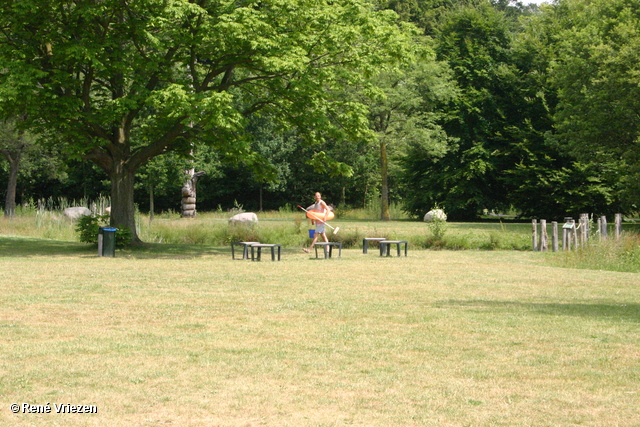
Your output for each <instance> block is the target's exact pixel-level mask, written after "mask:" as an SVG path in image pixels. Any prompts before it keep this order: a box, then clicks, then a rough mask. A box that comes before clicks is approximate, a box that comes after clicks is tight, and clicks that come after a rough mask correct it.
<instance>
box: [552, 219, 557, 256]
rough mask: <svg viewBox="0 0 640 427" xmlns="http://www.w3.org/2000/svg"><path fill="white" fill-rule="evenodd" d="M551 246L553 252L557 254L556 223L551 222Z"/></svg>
mask: <svg viewBox="0 0 640 427" xmlns="http://www.w3.org/2000/svg"><path fill="white" fill-rule="evenodd" d="M551 229H552V234H551V236H552V237H551V246H552V247H553V252H558V221H552V222H551Z"/></svg>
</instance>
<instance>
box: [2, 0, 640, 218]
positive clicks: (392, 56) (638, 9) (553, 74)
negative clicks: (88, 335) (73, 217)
mask: <svg viewBox="0 0 640 427" xmlns="http://www.w3.org/2000/svg"><path fill="white" fill-rule="evenodd" d="M0 16H1V17H0V31H1V33H0V45H1V46H2V49H0V112H1V115H2V117H3V118H4V120H3V121H2V123H1V127H2V131H1V132H0V147H2V150H1V152H2V153H3V154H4V155H5V157H6V159H7V160H8V161H7V162H5V165H6V171H5V172H4V173H5V176H7V177H8V178H10V179H9V184H11V183H12V182H13V181H12V180H13V179H14V178H13V177H15V169H12V168H11V165H14V164H16V165H17V164H18V162H17V161H16V159H17V158H18V160H19V157H20V156H18V157H16V152H19V153H25V154H26V153H29V152H31V153H37V154H36V155H35V156H28V157H31V158H34V159H38V161H43V159H49V164H50V166H49V167H48V168H47V169H46V171H47V174H46V176H45V174H43V173H37V172H34V171H38V170H39V171H42V169H41V168H38V167H37V166H36V167H33V166H32V165H31V164H30V163H29V162H27V163H25V164H26V165H27V166H25V167H23V170H24V171H25V175H26V176H24V177H23V180H22V181H21V182H24V184H23V186H22V187H21V188H22V192H23V193H26V194H28V195H29V196H31V197H34V198H37V197H47V196H49V195H65V196H67V197H71V198H73V197H81V196H89V197H91V196H95V195H96V194H97V193H99V192H105V191H109V192H110V196H111V199H112V203H113V209H112V222H113V224H114V225H116V226H128V227H130V228H133V221H134V216H133V212H134V202H135V203H137V204H138V205H140V206H141V207H142V208H143V209H145V208H147V207H149V205H153V204H155V206H156V207H157V208H160V209H167V208H173V209H177V208H178V207H179V203H180V187H181V186H182V183H183V179H184V177H183V171H184V170H186V169H192V168H193V167H196V168H197V169H198V170H202V171H204V172H206V173H207V174H206V176H205V178H203V179H201V180H200V181H199V182H198V208H199V209H201V210H203V209H204V210H206V209H215V208H216V207H218V206H221V207H224V208H227V207H231V205H232V204H233V203H234V202H237V203H239V204H242V205H244V206H245V208H249V209H261V208H263V209H273V208H278V207H279V206H282V205H284V204H286V203H290V204H294V205H295V204H297V203H301V202H303V201H304V200H305V199H307V198H309V197H311V195H312V194H313V192H314V191H316V190H320V191H322V192H323V193H325V195H326V196H327V198H328V199H329V200H331V201H333V202H335V203H337V204H345V205H352V206H354V205H355V206H359V205H362V204H364V203H366V202H367V201H368V200H370V199H371V198H372V197H380V198H381V201H382V203H381V205H382V211H381V218H382V219H389V213H388V204H389V201H390V200H395V201H398V202H401V203H403V204H404V206H405V207H406V209H407V211H409V212H411V213H413V214H416V215H423V214H424V212H425V211H426V210H428V209H429V208H431V207H433V206H435V205H439V206H441V207H443V208H444V209H445V210H446V211H447V212H448V214H449V215H450V217H451V218H454V219H470V218H474V217H476V216H477V215H478V213H479V212H481V211H482V210H484V209H489V210H506V209H514V210H516V211H518V212H521V213H522V214H523V215H527V216H545V217H547V218H554V217H555V218H557V217H562V216H564V215H565V214H568V213H575V212H582V211H591V212H596V213H608V212H609V211H611V210H616V211H620V210H622V211H627V212H632V211H634V210H637V209H638V206H637V200H638V195H640V186H639V185H638V177H640V170H639V165H640V161H639V160H640V159H639V158H638V156H639V154H638V152H639V150H638V149H637V148H640V147H638V145H639V144H640V142H639V138H638V132H639V130H640V129H639V121H640V116H639V115H638V111H639V110H638V108H637V107H638V106H637V103H638V102H640V101H638V99H640V97H638V94H637V92H638V90H640V85H639V83H640V70H639V67H640V66H639V65H638V63H639V62H638V61H637V59H638V58H637V56H638V55H640V53H639V52H640V50H639V49H638V48H639V47H640V25H639V24H638V22H640V19H639V18H640V4H638V2H637V1H636V0H557V1H555V2H554V3H553V4H550V5H543V6H542V8H541V9H538V8H537V7H536V6H525V5H523V4H521V3H519V2H514V1H508V0H453V1H452V0H446V1H445V0H379V1H372V0H339V1H326V2H325V1H317V0H314V1H305V0H287V1H282V0H280V1H269V0H267V1H264V0H263V1H257V0H256V1H253V0H244V1H240V2H222V1H216V0H198V1H195V0H194V1H179V0H174V1H168V0H163V1H157V0H140V1H136V2H123V1H121V0H104V1H100V2H96V1H93V0H76V1H63V0H54V1H52V2H48V3H47V4H46V5H42V4H41V2H39V1H36V0H32V1H29V0H21V1H7V2H3V3H2V5H1V6H0ZM34 135H37V138H36V137H35V136H34ZM35 141H37V143H36V142H35ZM25 157H26V156H22V160H24V159H25ZM34 165H35V163H34ZM29 166H31V167H29ZM51 171H55V173H51ZM29 176H30V177H31V179H29ZM19 188H20V187H19ZM80 191H82V193H83V194H81V195H80V194H78V192H80ZM6 196H7V203H6V205H5V206H6V208H5V211H10V209H11V205H10V203H9V199H10V198H11V191H7V193H6ZM150 196H153V197H151V198H150ZM151 200H153V202H152V201H151Z"/></svg>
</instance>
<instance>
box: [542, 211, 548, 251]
mask: <svg viewBox="0 0 640 427" xmlns="http://www.w3.org/2000/svg"><path fill="white" fill-rule="evenodd" d="M548 241H549V236H548V235H547V220H546V219H541V220H540V251H541V252H547V251H548V250H549V243H548Z"/></svg>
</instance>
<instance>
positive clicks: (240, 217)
mask: <svg viewBox="0 0 640 427" xmlns="http://www.w3.org/2000/svg"><path fill="white" fill-rule="evenodd" d="M249 222H258V215H256V214H254V213H253V212H243V213H239V214H237V215H234V216H232V217H231V218H229V223H231V224H236V223H249Z"/></svg>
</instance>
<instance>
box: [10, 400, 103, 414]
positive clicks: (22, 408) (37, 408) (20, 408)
mask: <svg viewBox="0 0 640 427" xmlns="http://www.w3.org/2000/svg"><path fill="white" fill-rule="evenodd" d="M10 408H11V412H13V413H14V414H97V413H98V407H97V406H96V405H72V404H70V403H53V404H51V403H49V402H47V403H46V404H44V405H32V404H30V403H12V404H11V406H10Z"/></svg>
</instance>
